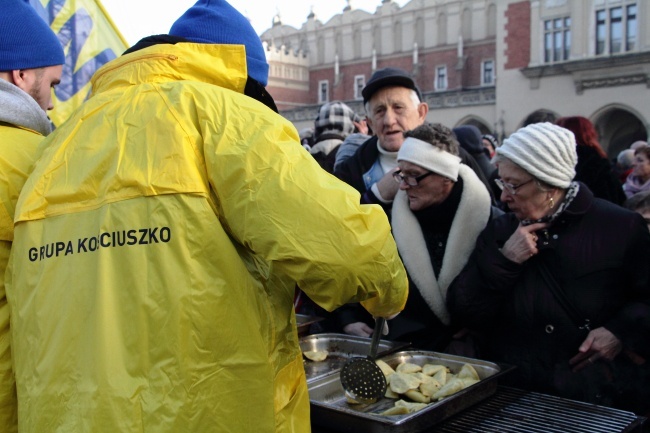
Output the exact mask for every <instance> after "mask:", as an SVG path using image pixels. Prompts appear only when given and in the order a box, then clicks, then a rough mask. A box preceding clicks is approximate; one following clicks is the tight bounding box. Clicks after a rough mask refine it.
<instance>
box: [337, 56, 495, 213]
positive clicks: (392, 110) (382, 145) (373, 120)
mask: <svg viewBox="0 0 650 433" xmlns="http://www.w3.org/2000/svg"><path fill="white" fill-rule="evenodd" d="M361 94H362V95H363V103H364V107H365V109H366V116H367V121H368V126H369V127H370V128H371V129H372V130H373V132H374V133H375V134H376V135H375V136H374V137H371V138H370V139H368V140H367V141H366V142H365V143H363V144H362V145H361V147H359V149H357V151H356V153H355V154H354V155H352V156H350V157H349V158H347V159H345V160H343V161H341V162H340V163H338V164H336V169H335V170H334V175H335V176H336V177H338V178H339V179H341V180H342V181H344V182H345V183H347V184H348V185H350V186H352V187H353V188H355V189H356V190H357V191H359V193H360V194H361V203H365V204H379V205H381V206H382V207H383V208H384V210H385V211H386V212H390V207H391V205H392V202H393V199H394V198H395V194H396V193H397V190H398V187H397V185H396V184H395V182H393V177H392V176H393V174H392V173H393V172H394V171H395V170H396V169H397V161H396V158H397V152H398V151H399V149H400V147H401V146H402V142H403V141H404V132H406V131H409V130H411V129H414V128H416V127H418V126H420V125H422V124H424V123H425V121H426V116H427V113H428V112H429V106H428V105H427V103H426V102H424V100H423V99H422V93H421V92H420V89H419V88H418V86H417V85H416V84H415V81H414V80H413V78H412V77H411V75H410V74H409V73H408V72H406V71H404V70H402V69H399V68H390V67H389V68H383V69H378V70H377V71H376V72H375V73H374V74H372V76H371V77H370V80H368V83H366V86H365V87H364V88H363V90H362V91H361ZM460 157H461V159H462V162H463V163H464V164H467V165H468V166H469V167H470V168H472V169H473V170H474V171H475V172H476V174H477V175H478V176H479V178H480V179H481V181H482V182H483V183H484V184H485V185H486V186H488V181H487V179H486V178H485V176H483V173H482V172H481V169H480V168H479V166H478V164H476V162H475V161H474V159H473V158H472V157H471V156H470V155H469V154H468V153H467V152H466V151H465V150H462V149H461V150H460ZM488 190H489V187H488Z"/></svg>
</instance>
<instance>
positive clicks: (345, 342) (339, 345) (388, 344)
mask: <svg viewBox="0 0 650 433" xmlns="http://www.w3.org/2000/svg"><path fill="white" fill-rule="evenodd" d="M408 345H409V343H402V342H398V341H388V340H380V341H379V348H378V349H377V354H378V356H385V355H387V354H389V353H392V352H397V351H399V350H402V349H404V348H406V347H408ZM300 349H301V350H302V351H303V352H307V351H310V350H318V351H322V350H326V351H327V352H328V354H327V359H325V360H324V361H319V362H314V361H310V360H308V359H305V360H304V367H305V374H306V375H307V383H309V382H311V381H312V380H315V379H318V378H319V377H322V376H326V375H329V374H332V373H334V372H337V371H339V370H340V369H341V368H342V367H343V364H345V361H347V360H348V359H349V358H352V357H354V356H368V354H369V353H370V338H364V337H357V336H354V335H347V334H335V333H325V334H312V335H307V336H305V337H302V338H301V339H300Z"/></svg>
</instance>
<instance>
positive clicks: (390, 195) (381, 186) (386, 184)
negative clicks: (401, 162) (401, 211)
mask: <svg viewBox="0 0 650 433" xmlns="http://www.w3.org/2000/svg"><path fill="white" fill-rule="evenodd" d="M397 170H399V169H398V168H395V169H394V170H390V171H389V172H388V173H386V174H385V175H384V177H382V178H381V179H379V181H378V182H377V189H378V190H379V194H381V198H383V199H384V200H393V199H394V198H395V194H397V191H399V183H397V182H395V179H394V178H393V173H395V172H396V171H397Z"/></svg>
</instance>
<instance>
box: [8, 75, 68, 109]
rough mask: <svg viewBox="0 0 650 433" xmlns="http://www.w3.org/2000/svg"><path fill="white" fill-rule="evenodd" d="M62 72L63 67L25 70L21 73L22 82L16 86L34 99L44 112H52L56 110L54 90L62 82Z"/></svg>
mask: <svg viewBox="0 0 650 433" xmlns="http://www.w3.org/2000/svg"><path fill="white" fill-rule="evenodd" d="M62 71H63V66H62V65H57V66H48V67H45V68H36V69H23V70H21V71H20V74H21V78H22V81H20V82H17V83H16V85H17V86H18V87H20V88H21V89H22V90H23V91H25V92H26V93H28V94H29V95H30V96H31V97H32V98H34V100H35V101H36V102H37V103H38V105H40V107H41V108H42V109H43V111H47V110H51V109H52V108H54V105H53V104H52V89H53V88H54V86H56V85H57V84H59V83H60V82H61V73H62Z"/></svg>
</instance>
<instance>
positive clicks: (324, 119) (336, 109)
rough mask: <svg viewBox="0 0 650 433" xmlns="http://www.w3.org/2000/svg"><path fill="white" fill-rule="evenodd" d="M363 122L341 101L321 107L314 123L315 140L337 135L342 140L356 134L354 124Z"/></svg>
mask: <svg viewBox="0 0 650 433" xmlns="http://www.w3.org/2000/svg"><path fill="white" fill-rule="evenodd" d="M359 120H361V118H360V117H359V116H357V114H356V113H355V112H354V111H353V110H352V109H351V108H350V107H348V106H347V105H346V104H344V103H343V102H339V101H334V102H328V103H326V104H323V105H321V107H320V108H319V109H318V115H317V116H316V120H315V121H314V139H315V140H316V141H318V140H319V139H320V137H321V135H324V134H336V135H339V136H341V139H343V138H345V137H347V136H348V135H350V134H352V133H353V132H354V123H352V122H358V121H359Z"/></svg>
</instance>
